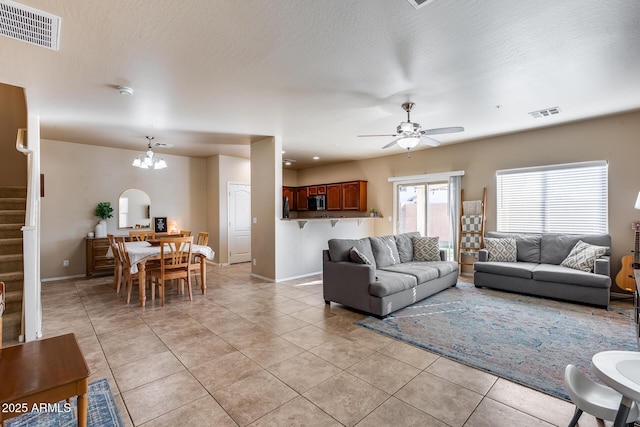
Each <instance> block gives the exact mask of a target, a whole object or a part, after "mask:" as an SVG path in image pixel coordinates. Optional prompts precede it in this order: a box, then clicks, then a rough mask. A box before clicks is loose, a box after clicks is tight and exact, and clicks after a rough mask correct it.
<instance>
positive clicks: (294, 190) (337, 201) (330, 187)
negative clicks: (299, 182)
mask: <svg viewBox="0 0 640 427" xmlns="http://www.w3.org/2000/svg"><path fill="white" fill-rule="evenodd" d="M282 195H283V196H286V197H289V210H290V211H306V210H309V209H308V206H307V199H308V198H309V196H317V195H326V210H328V211H366V210H367V181H349V182H338V183H334V184H321V185H308V186H306V187H282Z"/></svg>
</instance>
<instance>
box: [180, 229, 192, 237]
mask: <svg viewBox="0 0 640 427" xmlns="http://www.w3.org/2000/svg"><path fill="white" fill-rule="evenodd" d="M178 234H179V235H180V237H189V236H191V230H180V231H179V232H178Z"/></svg>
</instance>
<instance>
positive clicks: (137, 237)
mask: <svg viewBox="0 0 640 427" xmlns="http://www.w3.org/2000/svg"><path fill="white" fill-rule="evenodd" d="M155 238H156V233H155V231H153V230H129V240H130V241H131V242H145V241H147V240H150V239H155Z"/></svg>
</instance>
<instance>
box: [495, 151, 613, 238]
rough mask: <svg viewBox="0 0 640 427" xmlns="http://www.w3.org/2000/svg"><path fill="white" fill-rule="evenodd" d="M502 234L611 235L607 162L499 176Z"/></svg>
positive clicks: (499, 226) (503, 172)
mask: <svg viewBox="0 0 640 427" xmlns="http://www.w3.org/2000/svg"><path fill="white" fill-rule="evenodd" d="M496 184H497V188H496V190H497V195H496V198H497V230H498V231H504V232H521V233H543V232H544V233H568V234H583V233H584V234H592V233H607V230H608V204H607V200H608V194H607V193H608V190H607V189H608V165H607V162H606V161H594V162H583V163H570V164H562V165H551V166H542V167H534V168H523V169H508V170H501V171H497V172H496Z"/></svg>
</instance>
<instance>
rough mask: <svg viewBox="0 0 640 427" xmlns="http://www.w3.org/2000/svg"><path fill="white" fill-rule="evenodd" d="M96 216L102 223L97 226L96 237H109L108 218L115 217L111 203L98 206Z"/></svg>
mask: <svg viewBox="0 0 640 427" xmlns="http://www.w3.org/2000/svg"><path fill="white" fill-rule="evenodd" d="M95 213H96V216H97V217H98V218H100V222H98V225H96V234H95V236H96V237H107V218H111V217H113V208H112V207H111V202H100V203H98V206H96V212H95Z"/></svg>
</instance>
